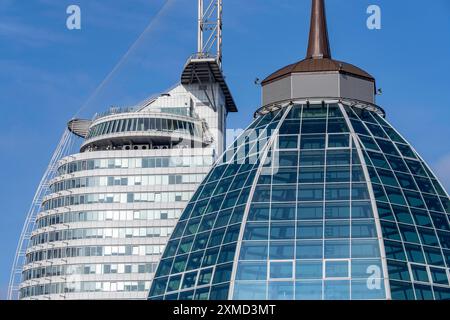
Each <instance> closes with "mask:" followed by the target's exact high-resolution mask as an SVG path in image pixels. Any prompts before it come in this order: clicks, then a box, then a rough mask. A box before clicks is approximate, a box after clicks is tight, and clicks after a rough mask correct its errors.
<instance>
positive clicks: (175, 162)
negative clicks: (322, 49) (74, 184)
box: [58, 151, 214, 175]
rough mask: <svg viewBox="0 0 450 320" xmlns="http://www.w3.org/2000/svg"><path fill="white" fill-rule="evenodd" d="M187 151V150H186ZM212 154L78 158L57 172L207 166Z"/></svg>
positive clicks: (60, 173)
mask: <svg viewBox="0 0 450 320" xmlns="http://www.w3.org/2000/svg"><path fill="white" fill-rule="evenodd" d="M186 152H187V151H186ZM213 161H214V159H213V157H212V156H208V155H205V156H190V155H189V154H187V155H184V156H178V155H174V156H172V157H149V158H114V159H91V160H79V161H73V162H70V163H67V164H64V165H62V166H60V167H59V168H58V174H59V175H63V174H68V173H73V172H78V171H86V170H97V169H133V168H177V167H209V166H211V165H212V164H213Z"/></svg>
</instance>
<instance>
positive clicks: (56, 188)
mask: <svg viewBox="0 0 450 320" xmlns="http://www.w3.org/2000/svg"><path fill="white" fill-rule="evenodd" d="M203 178H204V174H170V175H146V176H109V177H81V178H74V179H69V180H63V181H60V182H57V183H54V184H52V185H51V186H50V191H51V192H52V193H55V192H60V191H64V190H69V189H78V188H91V187H110V186H154V185H175V184H197V183H200V182H202V180H203Z"/></svg>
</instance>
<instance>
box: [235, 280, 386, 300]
mask: <svg viewBox="0 0 450 320" xmlns="http://www.w3.org/2000/svg"><path fill="white" fill-rule="evenodd" d="M385 298H386V292H385V287H384V282H383V281H382V279H373V280H372V281H367V280H351V281H350V280H324V281H322V280H303V281H295V282H286V281H276V282H275V281H269V282H263V281H258V282H255V281H236V284H235V287H234V292H233V299H234V300H350V299H351V300H382V299H385Z"/></svg>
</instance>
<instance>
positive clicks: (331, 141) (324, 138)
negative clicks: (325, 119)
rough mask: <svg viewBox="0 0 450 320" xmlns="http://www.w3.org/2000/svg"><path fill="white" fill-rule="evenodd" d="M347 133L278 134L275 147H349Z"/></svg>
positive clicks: (349, 142)
mask: <svg viewBox="0 0 450 320" xmlns="http://www.w3.org/2000/svg"><path fill="white" fill-rule="evenodd" d="M350 147H351V140H350V135H349V134H328V135H325V134H319V135H317V134H311V135H301V136H300V135H279V136H278V144H277V149H282V150H284V149H289V150H294V149H295V150H297V149H300V150H321V149H340V148H350Z"/></svg>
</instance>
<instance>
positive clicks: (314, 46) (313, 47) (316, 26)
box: [306, 0, 331, 59]
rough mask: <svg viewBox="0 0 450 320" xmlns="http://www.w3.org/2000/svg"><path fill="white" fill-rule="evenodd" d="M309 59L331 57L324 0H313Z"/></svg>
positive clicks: (307, 55) (307, 56)
mask: <svg viewBox="0 0 450 320" xmlns="http://www.w3.org/2000/svg"><path fill="white" fill-rule="evenodd" d="M306 58H307V59H323V58H328V59H331V50H330V42H329V40H328V30H327V17H326V14H325V4H324V0H313V1H312V8H311V29H310V31H309V43H308V52H307V54H306Z"/></svg>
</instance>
